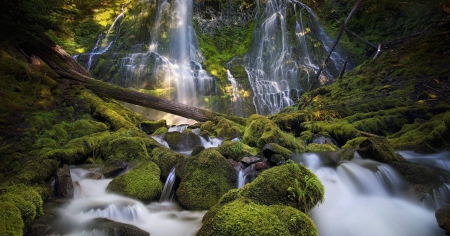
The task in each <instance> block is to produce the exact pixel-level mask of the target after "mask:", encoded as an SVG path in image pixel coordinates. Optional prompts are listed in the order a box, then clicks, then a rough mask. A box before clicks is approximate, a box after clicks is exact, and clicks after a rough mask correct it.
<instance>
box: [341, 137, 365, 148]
mask: <svg viewBox="0 0 450 236" xmlns="http://www.w3.org/2000/svg"><path fill="white" fill-rule="evenodd" d="M366 139H367V138H366V137H356V138H354V139H350V140H348V141H347V142H346V143H345V145H344V146H342V148H357V147H358V146H359V144H361V143H362V142H363V141H364V140H366Z"/></svg>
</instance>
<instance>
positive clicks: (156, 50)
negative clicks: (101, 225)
mask: <svg viewBox="0 0 450 236" xmlns="http://www.w3.org/2000/svg"><path fill="white" fill-rule="evenodd" d="M192 8H193V2H192V0H175V1H170V2H169V1H167V0H164V1H161V2H160V3H159V6H158V8H157V12H153V14H155V15H156V20H155V25H154V27H153V31H152V33H151V38H150V42H149V43H150V46H149V47H148V49H147V51H142V48H143V45H142V44H140V45H136V46H135V47H136V52H133V53H130V54H128V55H127V56H126V57H125V58H122V60H121V80H122V86H127V85H128V86H129V85H130V84H131V85H132V84H145V83H147V82H146V80H147V79H148V77H149V76H151V75H152V74H155V75H157V76H158V80H161V83H162V84H163V87H164V88H171V87H172V88H175V100H176V101H177V102H180V103H184V104H187V105H191V106H195V107H202V99H201V96H202V95H204V94H210V93H215V90H216V88H215V81H214V79H213V78H212V77H211V76H209V75H208V74H207V73H206V71H205V70H204V69H203V68H202V65H201V62H202V61H203V58H202V55H201V52H200V51H199V49H198V45H197V39H196V35H195V31H194V30H193V27H192V23H191V19H192ZM146 14H147V13H146ZM163 24H164V25H163ZM167 25H168V26H169V29H168V32H164V33H162V29H161V28H162V27H163V26H167ZM150 59H152V60H154V67H153V68H150V67H149V64H150ZM157 119H166V120H167V121H168V123H172V124H177V123H178V124H180V123H192V120H189V119H186V118H181V117H177V116H174V115H166V116H164V117H158V118H157Z"/></svg>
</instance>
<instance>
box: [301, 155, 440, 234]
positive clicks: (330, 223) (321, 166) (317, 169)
mask: <svg viewBox="0 0 450 236" xmlns="http://www.w3.org/2000/svg"><path fill="white" fill-rule="evenodd" d="M325 155H330V154H319V153H309V154H304V155H301V156H299V157H297V158H294V160H295V161H296V162H298V163H302V164H304V165H306V166H307V167H308V168H310V169H311V170H312V171H313V172H314V173H315V174H316V175H317V177H318V178H319V179H320V180H321V182H322V184H323V185H324V187H325V201H324V203H322V204H320V205H318V206H316V207H315V208H314V209H313V210H312V211H311V217H312V219H313V221H314V223H315V224H316V225H317V227H318V230H319V232H320V234H321V235H350V236H352V235H355V236H356V235H369V236H371V235H374V236H375V235H417V236H419V235H442V234H443V231H442V230H441V229H440V228H439V227H438V226H437V224H436V219H435V217H434V210H429V209H427V208H424V207H423V206H422V205H421V203H420V202H415V201H413V200H411V199H409V197H408V196H406V195H405V194H403V190H404V184H405V183H403V181H402V180H401V178H400V177H399V175H398V174H397V173H396V171H395V170H394V169H393V168H392V167H390V166H388V165H386V164H382V163H378V162H375V161H371V160H363V159H359V158H358V157H355V158H354V159H353V160H352V161H343V162H338V163H336V162H335V161H331V160H330V157H329V156H325ZM331 158H334V159H333V160H336V159H335V158H336V157H334V156H333V157H331ZM330 164H331V165H330Z"/></svg>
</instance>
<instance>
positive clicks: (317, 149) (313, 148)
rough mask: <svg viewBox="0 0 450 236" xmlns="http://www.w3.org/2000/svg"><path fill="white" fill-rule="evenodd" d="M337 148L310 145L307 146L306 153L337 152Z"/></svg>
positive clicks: (328, 145) (326, 144)
mask: <svg viewBox="0 0 450 236" xmlns="http://www.w3.org/2000/svg"><path fill="white" fill-rule="evenodd" d="M336 149H337V147H336V146H334V145H332V144H329V143H325V144H318V143H310V144H308V146H306V152H330V151H336Z"/></svg>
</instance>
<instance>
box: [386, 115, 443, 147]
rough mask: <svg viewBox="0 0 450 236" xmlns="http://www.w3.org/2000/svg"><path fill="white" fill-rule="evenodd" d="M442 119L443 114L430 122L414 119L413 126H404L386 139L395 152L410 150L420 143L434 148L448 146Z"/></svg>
mask: <svg viewBox="0 0 450 236" xmlns="http://www.w3.org/2000/svg"><path fill="white" fill-rule="evenodd" d="M443 117H444V114H440V115H436V116H434V117H433V118H432V119H430V120H422V119H416V120H414V123H413V124H407V125H404V126H403V128H402V130H400V131H399V132H397V133H395V134H393V135H390V136H388V139H389V141H390V143H392V145H393V146H394V148H395V149H397V150H406V149H409V150H411V149H414V148H416V147H417V146H419V145H421V144H422V143H426V144H428V145H430V146H432V147H435V148H439V147H444V146H448V145H449V142H448V139H447V135H448V134H447V127H446V125H445V123H444V121H443Z"/></svg>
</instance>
